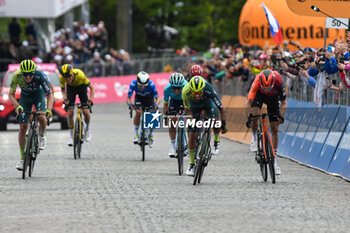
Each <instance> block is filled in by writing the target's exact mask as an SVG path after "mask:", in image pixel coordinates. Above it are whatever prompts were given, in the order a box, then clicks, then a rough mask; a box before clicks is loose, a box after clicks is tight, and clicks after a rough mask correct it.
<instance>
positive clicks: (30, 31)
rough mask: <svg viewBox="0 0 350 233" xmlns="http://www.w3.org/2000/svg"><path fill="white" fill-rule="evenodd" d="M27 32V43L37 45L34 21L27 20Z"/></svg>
mask: <svg viewBox="0 0 350 233" xmlns="http://www.w3.org/2000/svg"><path fill="white" fill-rule="evenodd" d="M25 31H26V37H27V41H28V42H29V44H31V45H36V44H37V42H36V41H37V36H36V31H35V28H34V24H33V20H32V19H27V25H26V29H25Z"/></svg>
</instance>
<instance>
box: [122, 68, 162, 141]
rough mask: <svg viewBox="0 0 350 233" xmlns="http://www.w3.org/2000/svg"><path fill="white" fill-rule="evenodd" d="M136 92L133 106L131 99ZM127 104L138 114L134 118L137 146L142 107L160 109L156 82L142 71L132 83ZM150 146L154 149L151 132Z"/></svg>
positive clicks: (134, 139)
mask: <svg viewBox="0 0 350 233" xmlns="http://www.w3.org/2000/svg"><path fill="white" fill-rule="evenodd" d="M134 92H135V103H134V104H132V101H131V97H132V95H133V93H134ZM126 104H127V105H128V106H129V109H130V110H132V109H135V110H136V114H135V117H134V129H135V137H134V138H133V140H132V141H133V143H135V144H137V143H138V141H139V138H140V136H139V126H140V118H141V114H142V107H155V108H158V104H159V99H158V92H157V88H156V85H155V84H154V82H152V81H151V80H149V75H148V73H146V72H144V71H141V72H139V73H138V74H137V78H136V80H133V81H132V82H131V83H130V88H129V92H128V97H127V98H126ZM148 145H149V146H150V147H153V131H152V130H150V132H149V134H148Z"/></svg>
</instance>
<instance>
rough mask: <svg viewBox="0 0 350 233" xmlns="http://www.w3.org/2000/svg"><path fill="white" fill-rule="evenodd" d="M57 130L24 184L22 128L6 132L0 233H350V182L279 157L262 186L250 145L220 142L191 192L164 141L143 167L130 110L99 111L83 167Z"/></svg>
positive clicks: (108, 107)
mask: <svg viewBox="0 0 350 233" xmlns="http://www.w3.org/2000/svg"><path fill="white" fill-rule="evenodd" d="M58 127H59V126H58V124H52V126H50V128H49V130H48V133H47V134H48V135H47V137H48V145H47V149H46V150H45V151H43V152H42V153H41V154H40V155H39V158H38V161H37V164H36V167H35V171H34V174H33V177H32V178H28V179H26V180H22V179H21V173H20V172H18V171H17V170H16V169H15V164H16V162H17V161H18V159H19V152H18V145H17V128H18V126H17V125H11V126H10V127H9V128H10V130H9V131H7V132H0V159H1V162H0V232H2V233H3V232H26V233H32V232H33V233H38V232H45V233H46V232H109V233H110V232H191V233H192V232H279V233H280V232H337V233H339V232H349V229H350V220H349V219H350V214H349V213H350V184H349V182H347V181H344V180H342V179H340V178H337V177H333V176H330V175H327V174H324V173H322V172H319V171H317V170H314V169H310V168H307V167H304V166H301V165H298V164H297V163H294V162H292V161H289V160H287V159H282V158H279V163H280V167H281V169H282V175H281V176H279V177H278V179H277V183H276V184H274V185H273V184H271V182H268V183H264V182H262V179H261V176H260V172H259V167H258V165H257V164H256V163H255V162H254V158H253V154H252V153H251V152H250V151H249V147H248V146H247V145H243V144H239V143H236V142H232V141H229V140H226V139H222V143H221V151H220V152H221V153H220V155H219V156H216V157H215V158H214V159H213V160H212V161H211V163H210V164H209V166H208V167H207V169H206V172H205V174H204V177H203V181H202V182H203V183H202V184H200V185H197V186H193V185H192V178H190V177H187V176H181V177H180V176H178V175H177V164H176V160H174V159H170V158H169V157H168V155H167V152H168V147H169V140H168V135H167V134H166V133H156V134H155V143H156V145H155V147H154V148H152V149H149V148H147V149H146V161H145V162H142V161H141V153H140V150H139V148H138V147H137V146H134V145H133V144H132V143H131V138H132V136H133V128H132V120H131V119H130V118H129V114H128V110H127V107H126V106H125V105H122V104H103V105H98V104H96V105H95V106H94V113H93V122H92V125H91V128H92V137H93V138H92V141H91V142H89V143H85V144H84V145H83V151H82V153H83V154H82V159H80V160H74V159H73V151H72V149H71V148H69V147H67V146H66V141H67V136H68V132H67V131H60V130H58ZM185 162H186V167H187V163H188V159H187V158H186V160H185Z"/></svg>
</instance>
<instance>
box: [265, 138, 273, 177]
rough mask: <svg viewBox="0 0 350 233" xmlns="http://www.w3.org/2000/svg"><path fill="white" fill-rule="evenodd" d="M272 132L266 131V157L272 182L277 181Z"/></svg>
mask: <svg viewBox="0 0 350 233" xmlns="http://www.w3.org/2000/svg"><path fill="white" fill-rule="evenodd" d="M271 143H272V142H271V139H270V134H269V133H265V146H266V149H267V150H266V157H267V163H268V165H269V170H270V176H271V182H272V183H273V184H274V183H276V174H275V158H274V156H273V146H272V144H271Z"/></svg>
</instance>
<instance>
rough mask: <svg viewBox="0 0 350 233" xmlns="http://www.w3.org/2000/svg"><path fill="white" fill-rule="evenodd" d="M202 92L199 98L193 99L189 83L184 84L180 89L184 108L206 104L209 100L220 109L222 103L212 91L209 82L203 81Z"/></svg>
mask: <svg viewBox="0 0 350 233" xmlns="http://www.w3.org/2000/svg"><path fill="white" fill-rule="evenodd" d="M202 92H203V94H202V96H201V99H200V100H195V99H194V96H193V94H192V91H191V89H190V84H189V83H188V84H186V85H185V86H184V87H183V89H182V100H183V102H184V106H185V108H187V109H189V108H190V107H196V106H198V105H206V104H208V103H209V102H210V101H213V102H214V104H215V105H216V107H217V108H218V109H222V108H223V106H222V103H221V100H220V99H219V97H218V95H217V94H216V92H215V91H214V88H213V87H212V85H210V83H208V82H207V81H205V86H204V88H203V90H202Z"/></svg>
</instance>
